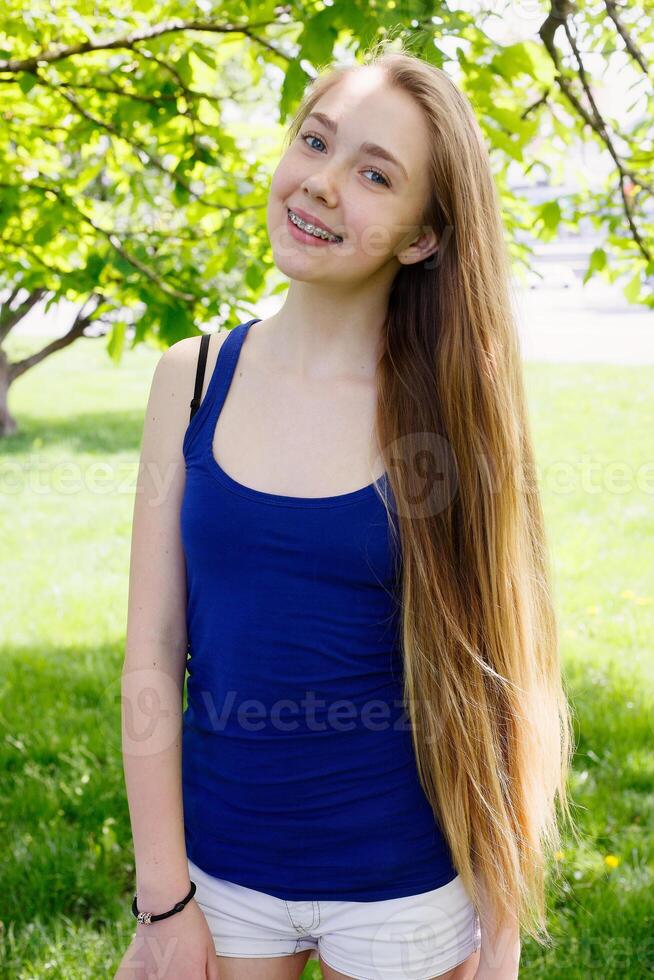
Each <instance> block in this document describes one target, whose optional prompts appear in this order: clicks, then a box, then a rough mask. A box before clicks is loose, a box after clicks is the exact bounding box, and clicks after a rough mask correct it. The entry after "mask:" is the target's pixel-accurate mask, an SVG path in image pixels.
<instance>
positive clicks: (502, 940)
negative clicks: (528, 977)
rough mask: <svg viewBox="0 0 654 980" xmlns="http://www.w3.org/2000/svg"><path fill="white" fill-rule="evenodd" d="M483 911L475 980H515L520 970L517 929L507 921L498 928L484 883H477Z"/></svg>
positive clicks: (519, 943)
mask: <svg viewBox="0 0 654 980" xmlns="http://www.w3.org/2000/svg"><path fill="white" fill-rule="evenodd" d="M480 891H481V896H482V898H481V901H482V910H483V911H484V915H482V916H481V950H480V958H479V965H478V967H477V972H476V973H475V977H474V980H514V978H515V977H517V976H518V971H519V968H520V952H521V941H520V930H519V927H518V925H517V921H516V920H515V918H514V919H512V920H510V921H509V920H507V921H505V922H503V923H502V924H501V926H500V927H498V925H497V923H496V922H495V919H494V917H493V914H492V911H491V906H490V902H489V899H488V896H487V894H486V891H485V888H484V886H483V884H481V883H480Z"/></svg>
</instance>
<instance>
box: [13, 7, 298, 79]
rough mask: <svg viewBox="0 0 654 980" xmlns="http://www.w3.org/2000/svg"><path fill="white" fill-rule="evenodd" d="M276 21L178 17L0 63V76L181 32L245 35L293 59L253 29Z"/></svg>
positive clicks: (279, 54) (289, 59)
mask: <svg viewBox="0 0 654 980" xmlns="http://www.w3.org/2000/svg"><path fill="white" fill-rule="evenodd" d="M274 23H275V21H262V22H261V23H258V24H256V23H255V24H215V23H212V22H211V21H202V20H182V19H181V18H179V17H175V18H172V19H171V20H167V21H164V22H163V23H162V24H155V25H154V26H151V27H145V28H143V29H141V30H138V31H132V33H131V34H126V35H124V36H123V37H118V38H114V39H113V40H112V41H91V40H86V41H82V42H80V44H71V45H68V46H67V47H60V48H55V49H51V50H42V51H40V52H39V53H38V54H37V55H34V56H33V57H32V58H9V59H0V72H19V71H29V72H35V71H36V69H37V68H39V67H42V66H43V65H45V64H52V63H53V62H55V61H63V60H64V59H65V58H71V57H73V56H74V55H77V54H86V53H87V52H89V51H112V50H115V49H116V48H128V49H132V50H133V49H134V45H136V44H139V43H140V42H141V41H151V40H152V39H153V38H157V37H162V36H163V35H164V34H171V33H179V32H182V31H202V32H207V33H210V34H244V35H245V36H246V37H249V38H251V39H252V40H253V41H256V43H257V44H261V45H262V46H263V47H265V48H267V50H268V51H271V52H272V53H273V54H275V55H276V56H277V57H279V58H282V59H283V60H284V61H286V62H291V61H292V60H293V59H292V57H291V56H290V55H287V54H284V52H283V51H280V50H279V48H276V47H275V46H274V45H273V44H271V43H270V42H269V41H268V40H266V39H264V38H261V37H259V36H258V35H257V34H255V33H254V30H255V29H258V28H266V27H270V25H271V24H274Z"/></svg>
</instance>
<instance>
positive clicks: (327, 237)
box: [286, 208, 343, 245]
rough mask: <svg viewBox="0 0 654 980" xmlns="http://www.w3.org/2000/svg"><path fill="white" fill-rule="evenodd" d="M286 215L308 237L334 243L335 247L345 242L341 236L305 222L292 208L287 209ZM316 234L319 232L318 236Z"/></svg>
mask: <svg viewBox="0 0 654 980" xmlns="http://www.w3.org/2000/svg"><path fill="white" fill-rule="evenodd" d="M286 213H287V216H288V220H289V221H290V222H291V223H292V224H294V225H295V227H296V228H299V229H300V231H303V232H304V233H305V234H307V235H311V236H312V237H313V238H317V239H319V240H320V241H323V242H332V243H333V244H334V245H337V244H339V243H340V242H342V241H343V239H342V237H341V236H340V235H335V234H332V233H331V232H327V231H325V229H324V228H321V227H320V226H319V225H312V224H311V223H310V222H307V221H304V220H303V219H302V218H300V216H299V215H297V214H296V213H295V211H293V209H292V208H287V209H286ZM316 232H318V234H316Z"/></svg>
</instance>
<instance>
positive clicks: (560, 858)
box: [554, 851, 565, 861]
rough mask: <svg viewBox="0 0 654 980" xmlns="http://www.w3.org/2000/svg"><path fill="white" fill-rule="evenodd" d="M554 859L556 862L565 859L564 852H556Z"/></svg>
mask: <svg viewBox="0 0 654 980" xmlns="http://www.w3.org/2000/svg"><path fill="white" fill-rule="evenodd" d="M554 857H555V858H556V860H557V861H562V860H563V858H564V857H565V851H556V852H555V854H554Z"/></svg>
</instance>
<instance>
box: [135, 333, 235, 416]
mask: <svg viewBox="0 0 654 980" xmlns="http://www.w3.org/2000/svg"><path fill="white" fill-rule="evenodd" d="M228 334H229V330H225V329H220V330H216V331H214V332H213V333H211V334H209V335H208V336H209V346H208V349H207V362H206V364H205V368H204V380H203V385H202V397H204V395H205V393H206V390H207V387H208V384H209V379H210V378H211V375H212V373H213V369H214V367H215V364H216V358H217V357H218V352H219V350H220V348H221V347H222V345H223V343H224V342H225V339H226V337H227V335H228ZM201 340H202V336H197V337H184V338H183V339H182V340H178V341H177V342H176V343H174V344H171V346H170V347H169V348H168V349H167V350H166V351H164V353H163V354H162V355H161V357H160V358H159V361H158V362H157V366H156V369H155V376H154V378H153V387H156V389H157V391H158V392H159V394H160V397H163V398H165V399H167V400H170V401H174V402H175V403H177V404H178V403H179V402H184V401H185V402H186V404H187V405H188V407H189V411H190V401H191V398H192V397H193V392H194V390H195V376H196V372H197V366H198V357H199V355H200V342H201ZM187 421H188V414H187Z"/></svg>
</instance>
